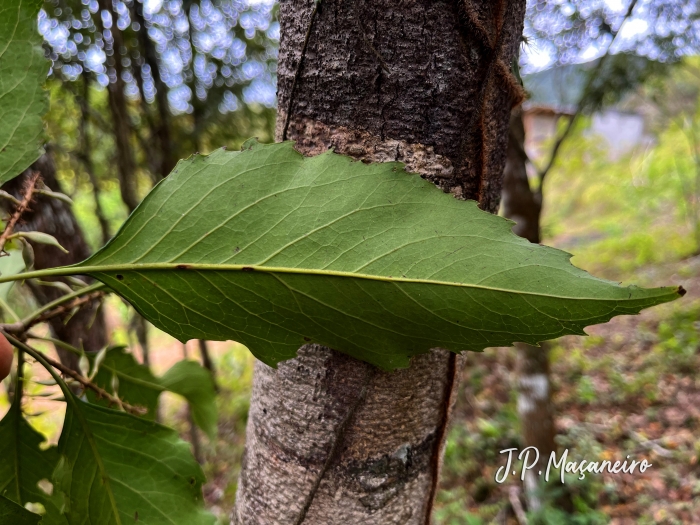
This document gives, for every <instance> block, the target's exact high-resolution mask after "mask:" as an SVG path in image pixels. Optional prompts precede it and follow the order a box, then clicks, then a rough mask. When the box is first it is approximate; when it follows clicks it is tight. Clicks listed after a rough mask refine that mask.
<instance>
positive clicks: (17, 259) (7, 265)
mask: <svg viewBox="0 0 700 525" xmlns="http://www.w3.org/2000/svg"><path fill="white" fill-rule="evenodd" d="M7 253H8V254H9V255H6V256H4V257H0V275H15V274H18V273H19V272H21V271H22V270H24V259H22V251H21V250H9V251H8V252H7ZM12 285H14V282H7V283H2V284H0V299H2V300H3V301H7V296H8V295H9V293H10V290H11V289H12Z"/></svg>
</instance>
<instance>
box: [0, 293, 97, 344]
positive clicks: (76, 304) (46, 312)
mask: <svg viewBox="0 0 700 525" xmlns="http://www.w3.org/2000/svg"><path fill="white" fill-rule="evenodd" d="M102 288H104V285H103V284H102V283H98V284H94V285H92V286H88V287H87V288H83V289H81V290H78V291H76V292H73V293H70V294H66V295H64V296H63V297H59V298H58V299H56V300H55V301H52V302H50V303H48V304H46V305H44V306H43V307H42V308H40V309H39V310H37V311H36V312H34V313H33V314H31V315H30V316H28V317H26V318H24V319H22V320H21V321H17V322H16V323H9V324H0V329H2V330H4V331H6V332H10V333H14V334H22V333H24V332H26V331H27V330H29V329H30V328H31V327H32V326H34V325H37V324H39V323H43V322H46V321H48V320H50V319H53V318H55V317H60V316H62V315H66V314H68V313H70V312H71V311H72V310H73V309H74V308H80V307H82V306H85V305H86V304H89V303H91V302H92V301H94V300H95V299H99V298H100V297H102V296H103V295H105V294H106V292H105V291H104V290H103V289H102Z"/></svg>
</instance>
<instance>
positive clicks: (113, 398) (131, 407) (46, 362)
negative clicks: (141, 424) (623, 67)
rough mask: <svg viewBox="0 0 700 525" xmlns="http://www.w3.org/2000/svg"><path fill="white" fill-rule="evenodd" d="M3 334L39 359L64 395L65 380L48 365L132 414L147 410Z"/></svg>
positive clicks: (65, 389) (139, 413) (142, 413)
mask: <svg viewBox="0 0 700 525" xmlns="http://www.w3.org/2000/svg"><path fill="white" fill-rule="evenodd" d="M3 335H4V336H5V337H6V338H7V340H8V341H9V342H10V343H12V344H13V345H14V346H16V347H17V348H18V349H19V350H21V351H22V352H26V353H28V354H29V355H30V356H32V357H33V358H34V359H36V360H37V361H39V362H40V363H41V364H42V365H43V366H44V368H46V369H47V370H48V371H49V373H50V374H51V375H52V376H53V378H54V380H56V382H57V383H59V384H60V383H62V385H60V386H61V390H63V393H64V395H66V393H67V392H70V391H69V390H67V388H68V387H67V385H66V384H65V381H63V380H62V379H61V378H60V377H59V376H58V374H56V373H54V372H53V371H52V370H50V367H53V368H55V369H56V370H58V371H60V372H61V373H62V374H63V375H64V376H68V377H70V378H71V379H74V380H75V381H77V382H78V383H80V384H81V385H82V386H83V387H84V388H87V389H90V390H92V391H93V392H95V394H97V397H98V398H104V399H106V400H107V401H108V402H109V403H110V405H117V406H118V407H119V408H120V409H122V410H124V411H125V412H129V413H130V414H134V415H137V416H142V415H144V414H145V413H146V412H147V410H146V409H145V408H144V407H141V406H134V405H130V404H129V403H126V402H125V401H122V400H121V399H119V397H117V396H114V395H112V394H110V393H109V392H107V391H106V390H104V389H102V388H100V387H99V386H97V385H96V384H95V383H93V382H92V381H90V380H89V379H88V378H86V377H83V376H82V375H80V374H79V373H78V372H76V371H75V370H72V369H71V368H68V367H67V366H65V365H63V364H61V363H60V362H58V361H54V360H53V359H51V358H50V357H48V356H47V355H46V354H44V353H43V352H40V351H39V350H37V349H35V348H32V347H31V346H29V345H27V344H25V343H23V342H22V341H20V340H19V339H16V338H15V337H13V336H12V335H10V334H9V333H7V332H5V333H4V334H3ZM63 387H65V388H63Z"/></svg>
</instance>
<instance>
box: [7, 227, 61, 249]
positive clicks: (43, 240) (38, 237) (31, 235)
mask: <svg viewBox="0 0 700 525" xmlns="http://www.w3.org/2000/svg"><path fill="white" fill-rule="evenodd" d="M15 235H16V236H17V237H20V238H22V239H29V240H30V241H32V242H36V243H39V244H48V245H49V246H55V247H56V248H58V249H59V250H61V251H62V252H63V253H68V250H66V249H65V248H64V247H63V246H61V245H60V243H59V242H58V241H57V240H56V237H54V236H53V235H49V234H48V233H43V232H17V233H15Z"/></svg>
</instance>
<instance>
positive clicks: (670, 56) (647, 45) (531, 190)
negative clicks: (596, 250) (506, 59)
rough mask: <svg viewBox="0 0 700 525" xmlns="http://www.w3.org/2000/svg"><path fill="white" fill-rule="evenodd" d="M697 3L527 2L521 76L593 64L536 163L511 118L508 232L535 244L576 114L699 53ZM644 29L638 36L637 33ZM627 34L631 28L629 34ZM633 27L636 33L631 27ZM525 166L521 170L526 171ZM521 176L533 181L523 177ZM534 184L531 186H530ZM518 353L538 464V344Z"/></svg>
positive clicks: (547, 405)
mask: <svg viewBox="0 0 700 525" xmlns="http://www.w3.org/2000/svg"><path fill="white" fill-rule="evenodd" d="M699 18H700V6H698V5H697V3H691V4H688V2H684V1H679V0H673V1H668V0H631V1H630V2H629V3H628V4H627V5H626V6H625V7H624V8H623V9H619V8H615V7H614V6H613V5H612V4H610V3H608V2H605V1H603V0H600V1H598V0H596V1H593V2H591V1H588V0H576V1H573V2H563V3H560V2H547V1H544V0H535V1H533V2H530V3H529V4H528V10H527V13H526V20H525V30H524V35H525V45H524V50H525V51H526V52H529V53H530V57H531V60H530V62H528V58H527V53H526V54H524V55H523V60H522V67H523V70H524V71H528V70H529V71H532V70H533V64H532V57H533V56H534V55H535V54H537V55H539V56H540V57H541V56H542V55H545V56H548V58H549V66H550V67H554V66H561V65H567V64H572V63H576V62H581V61H582V60H584V58H583V57H585V56H586V55H587V54H591V53H593V54H594V55H597V56H598V58H597V60H596V62H595V63H594V65H593V67H590V68H589V69H588V70H586V71H585V73H584V82H583V88H582V89H581V91H580V93H578V95H577V97H576V99H575V100H574V101H573V111H572V112H571V114H570V115H569V116H568V117H564V118H566V121H565V122H564V123H563V125H562V126H560V130H559V132H558V133H557V135H556V136H555V137H554V141H553V144H552V147H551V150H550V151H549V152H548V153H547V154H545V156H544V159H543V160H541V161H540V162H536V161H535V160H534V159H530V158H529V157H528V155H527V153H526V152H525V148H524V144H525V130H524V127H523V121H522V113H521V111H520V110H517V111H516V112H514V113H513V115H512V116H511V124H510V138H509V153H508V162H507V164H506V169H505V174H504V186H503V198H502V206H503V208H502V210H503V214H504V215H505V216H506V217H509V218H511V219H513V220H514V221H516V225H515V226H514V231H515V233H517V234H518V235H520V236H522V237H525V238H527V239H528V240H530V241H531V242H537V243H539V242H542V240H543V239H542V232H541V214H542V208H543V201H544V185H545V180H546V176H547V175H548V174H549V173H550V171H551V170H552V169H553V168H554V167H555V165H556V162H557V160H558V159H559V156H560V154H561V151H562V147H563V146H564V144H565V143H566V141H567V140H569V139H570V138H571V137H572V131H573V130H574V128H575V126H576V124H577V122H579V119H580V117H581V116H584V115H590V114H591V113H593V112H595V111H596V110H598V109H600V108H601V107H603V106H606V105H610V104H614V103H616V102H618V101H619V100H621V99H622V98H623V97H624V96H625V95H627V94H629V93H630V92H631V91H633V90H636V89H638V88H639V87H640V86H641V85H642V84H643V83H645V82H646V81H648V80H650V79H652V78H658V77H660V76H661V75H662V74H663V73H664V72H667V71H668V69H669V68H670V67H672V66H673V65H674V64H676V63H677V62H678V61H679V59H680V58H681V57H682V56H683V55H684V54H688V53H691V52H694V51H695V52H697V50H698V49H700V32H698V31H697V29H696V28H695V25H696V24H695V22H696V21H697V20H698V19H699ZM642 26H644V30H643V31H641V32H638V31H637V29H640V28H641V27H642ZM630 28H631V29H630ZM635 28H636V29H635ZM528 165H529V166H528ZM528 171H530V173H533V174H534V177H529V176H528ZM533 179H534V180H533ZM516 347H517V348H518V370H519V372H518V374H519V379H518V412H519V415H520V419H521V425H522V429H523V441H524V446H535V447H537V448H538V449H539V451H540V454H541V457H540V459H541V461H542V462H543V463H544V464H546V461H547V459H548V457H549V455H550V453H551V452H553V451H555V450H556V444H555V440H554V437H555V435H556V426H555V414H554V407H553V404H552V402H551V395H552V388H551V379H550V366H549V359H548V353H547V349H548V346H547V344H546V343H543V345H542V348H533V347H530V346H528V345H525V344H518V345H516ZM535 488H536V478H535V477H530V478H528V479H526V494H527V496H528V502H529V504H530V507H531V508H532V509H536V508H538V507H539V506H540V504H541V502H540V501H539V498H538V497H537V496H536V494H537V491H536V490H534V489H535Z"/></svg>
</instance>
